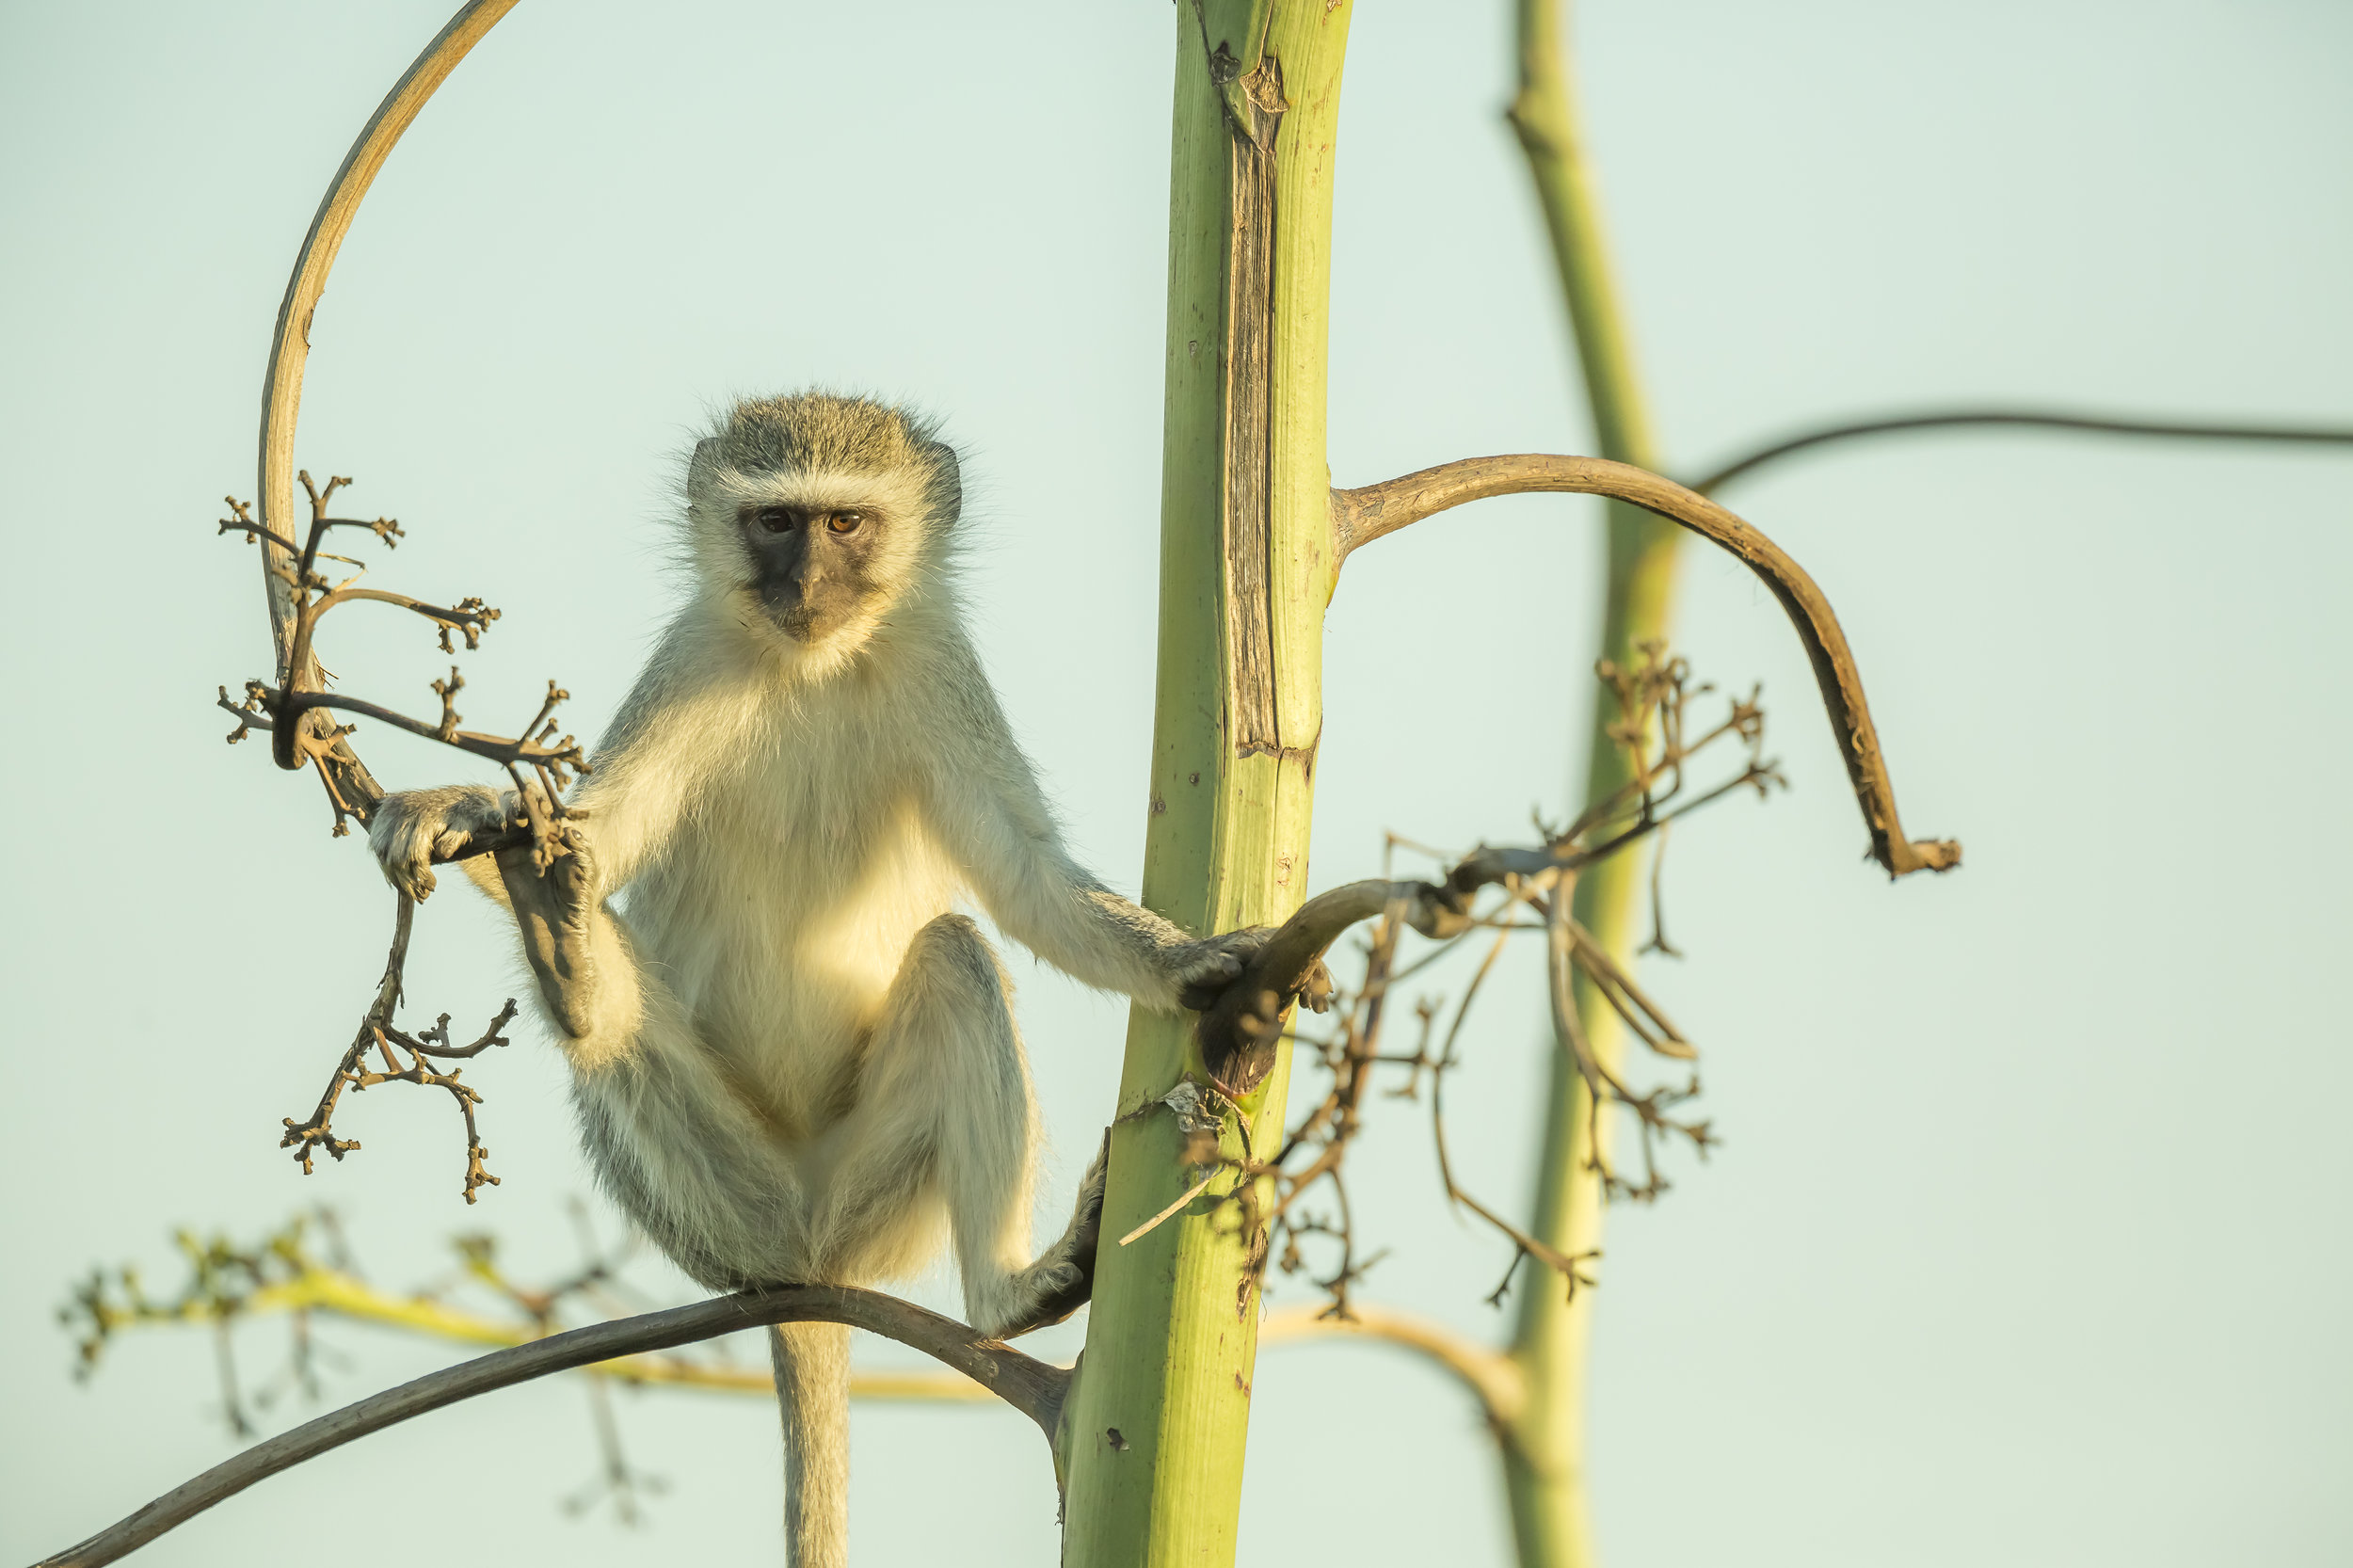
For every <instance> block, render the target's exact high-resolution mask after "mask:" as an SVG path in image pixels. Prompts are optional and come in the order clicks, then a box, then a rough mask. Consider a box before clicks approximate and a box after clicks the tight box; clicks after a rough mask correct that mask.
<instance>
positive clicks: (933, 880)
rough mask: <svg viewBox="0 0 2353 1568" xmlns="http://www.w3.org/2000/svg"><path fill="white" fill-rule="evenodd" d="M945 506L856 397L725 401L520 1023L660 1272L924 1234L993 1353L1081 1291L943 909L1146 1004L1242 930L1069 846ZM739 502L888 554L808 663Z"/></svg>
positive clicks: (802, 1461) (944, 476)
mask: <svg viewBox="0 0 2353 1568" xmlns="http://www.w3.org/2000/svg"><path fill="white" fill-rule="evenodd" d="M958 498H959V490H958V484H957V469H956V462H955V458H954V456H953V455H952V453H950V452H949V450H948V448H946V447H945V446H944V445H941V444H940V443H939V442H938V441H937V440H936V439H935V437H934V436H933V434H932V432H931V430H930V428H929V427H928V426H927V425H925V424H922V423H921V422H920V421H918V420H915V419H913V418H910V417H909V416H907V415H906V414H904V413H902V412H900V411H898V410H895V409H892V408H886V407H883V406H880V405H877V404H874V403H871V402H864V401H859V400H852V399H841V398H834V397H827V396H822V395H815V394H810V395H803V396H796V397H788V398H776V399H768V400H761V401H757V402H747V403H744V404H742V405H740V406H738V407H737V408H735V409H734V410H733V412H732V413H731V414H730V415H729V417H728V419H727V420H726V421H725V422H724V423H723V424H721V425H720V427H719V428H718V429H717V430H716V431H714V432H713V433H712V436H711V437H710V438H709V439H707V440H704V441H702V442H701V443H700V444H699V446H698V447H697V448H696V454H695V456H694V459H693V462H692V464H691V465H690V469H689V473H688V481H687V505H686V509H685V536H686V546H687V550H688V552H689V555H690V558H691V561H692V564H693V568H694V569H693V573H692V579H693V583H694V591H693V597H692V598H691V600H690V601H689V602H688V603H687V604H686V606H685V607H684V608H683V609H682V610H681V611H680V614H679V616H677V618H676V619H675V620H674V621H673V622H672V623H671V624H670V626H669V628H668V630H667V631H666V632H664V635H663V637H662V639H661V643H660V645H659V647H658V648H656V650H655V652H654V654H653V657H652V659H651V660H650V661H649V663H648V665H647V667H646V669H645V672H644V673H643V674H642V675H641V676H640V677H639V679H638V681H637V684H636V687H635V689H634V690H632V692H631V694H630V696H629V698H628V700H627V701H626V703H625V704H624V705H623V707H622V709H621V711H620V712H619V714H618V716H617V717H616V720H615V723H614V726H613V729H612V731H611V733H610V735H609V736H608V737H607V738H606V740H605V743H604V744H603V746H602V747H601V748H600V750H599V752H598V753H597V754H596V757H595V772H594V774H593V775H592V776H590V777H589V778H588V780H587V781H586V782H585V784H584V786H583V788H582V789H581V791H580V792H579V796H578V803H579V804H580V805H581V806H582V807H584V808H586V811H587V816H586V818H585V822H584V833H585V837H586V841H587V849H586V854H587V856H588V857H589V859H590V860H591V862H592V864H593V872H594V879H593V886H594V888H595V889H596V893H597V900H596V904H597V907H596V911H595V914H594V916H593V918H592V927H591V931H590V936H589V945H590V947H591V949H592V951H593V952H594V955H595V956H594V962H593V964H592V966H591V968H592V971H593V972H592V974H591V975H590V976H589V977H588V978H586V979H584V981H582V982H581V983H580V984H578V985H576V986H574V987H573V988H571V989H570V990H569V991H568V993H567V994H565V995H562V996H553V997H547V998H545V999H543V1000H546V1001H547V1002H548V1007H547V1016H549V1017H550V1019H551V1021H552V1024H553V1025H554V1027H555V1032H556V1033H557V1036H558V1039H559V1042H560V1043H561V1045H562V1046H563V1048H564V1051H565V1054H566V1056H567V1058H568V1061H569V1063H570V1065H571V1068H572V1072H573V1081H574V1098H575V1102H576V1104H577V1107H578V1110H579V1114H580V1120H581V1125H582V1128H583V1134H584V1141H585V1143H586V1145H587V1149H588V1153H589V1156H590V1158H591V1160H592V1161H593V1162H594V1164H595V1165H596V1167H597V1169H598V1171H599V1173H600V1176H601V1178H602V1180H603V1182H604V1184H605V1186H606V1187H607V1189H608V1190H609V1191H610V1192H612V1194H613V1196H614V1197H615V1198H616V1200H617V1201H618V1202H619V1203H620V1204H621V1206H622V1207H623V1208H625V1209H627V1210H628V1211H629V1213H630V1214H631V1215H632V1217H633V1218H634V1219H635V1220H636V1222H637V1223H638V1224H640V1225H642V1226H643V1227H644V1228H645V1230H646V1232H647V1234H648V1235H649V1236H650V1237H652V1238H653V1240H655V1241H656V1242H658V1243H659V1244H660V1245H661V1246H662V1247H663V1248H664V1251H666V1252H667V1253H668V1254H669V1255H670V1256H672V1257H673V1258H675V1259H676V1260H677V1261H678V1263H679V1264H680V1267H682V1268H683V1269H684V1270H685V1271H686V1272H688V1273H689V1274H691V1275H693V1276H694V1277H695V1278H696V1279H697V1280H699V1281H701V1282H702V1283H704V1284H705V1285H708V1286H711V1287H713V1288H732V1287H736V1286H741V1285H744V1284H750V1283H759V1282H772V1281H788V1280H789V1281H821V1282H827V1283H839V1284H864V1283H868V1282H871V1281H876V1280H884V1279H889V1278H894V1277H901V1276H904V1275H905V1274H906V1273H908V1272H911V1271H913V1270H915V1269H917V1268H919V1267H920V1266H921V1265H922V1264H923V1263H924V1262H925V1261H926V1260H927V1259H928V1258H929V1257H930V1256H933V1254H934V1253H935V1252H936V1250H937V1247H938V1244H939V1241H940V1240H941V1239H942V1237H943V1234H944V1235H946V1236H947V1237H948V1238H949V1239H951V1240H952V1241H953V1243H954V1246H955V1251H956V1256H957V1260H958V1263H959V1265H960V1268H961V1272H962V1275H963V1283H964V1293H965V1304H966V1308H967V1314H968V1318H969V1319H970V1320H971V1321H972V1323H973V1324H974V1325H975V1326H977V1327H979V1328H981V1329H983V1330H984V1331H985V1332H989V1333H997V1332H1000V1331H1002V1330H1004V1329H1006V1328H1009V1327H1012V1326H1015V1325H1017V1324H1020V1323H1022V1322H1024V1321H1027V1320H1029V1319H1030V1317H1031V1315H1032V1313H1033V1312H1034V1311H1035V1309H1036V1307H1037V1304H1038V1303H1039V1302H1040V1301H1042V1300H1044V1299H1046V1298H1047V1297H1048V1296H1050V1295H1051V1294H1053V1293H1054V1292H1055V1291H1057V1290H1059V1289H1062V1288H1065V1287H1067V1286H1069V1285H1071V1284H1073V1283H1075V1281H1076V1279H1077V1277H1078V1276H1077V1273H1076V1272H1075V1268H1074V1265H1073V1264H1072V1263H1071V1261H1070V1260H1069V1249H1068V1245H1067V1242H1068V1238H1067V1237H1065V1238H1064V1243H1058V1245H1057V1247H1053V1248H1048V1252H1047V1254H1046V1255H1045V1256H1043V1257H1034V1258H1033V1256H1032V1251H1031V1245H1030V1230H1029V1216H1030V1205H1031V1189H1032V1178H1033V1175H1034V1170H1035V1164H1036V1149H1037V1144H1038V1132H1037V1116H1036V1110H1035V1106H1034V1104H1033V1101H1032V1094H1031V1087H1030V1078H1029V1070H1028V1064H1027V1063H1026V1061H1025V1060H1024V1057H1023V1053H1022V1047H1021V1041H1020V1037H1019V1034H1018V1032H1016V1028H1015V1025H1014V1020H1013V1014H1012V1009H1011V1003H1010V992H1011V985H1010V983H1009V982H1008V981H1007V979H1006V976H1005V973H1004V970H1003V968H1002V967H1001V966H1000V964H999V962H998V960H997V956H996V954H995V953H994V952H992V951H991V949H990V947H989V945H988V943H987V942H986V940H985V939H984V937H983V936H982V934H981V932H980V930H979V928H978V927H977V926H976V925H974V923H973V922H972V921H971V920H969V919H968V918H966V917H965V916H964V915H962V914H959V913H957V912H956V909H957V905H958V904H959V903H960V902H962V901H966V900H970V901H972V902H973V903H975V904H978V905H979V906H980V907H981V908H984V909H985V910H986V912H987V913H988V914H989V915H990V916H991V917H992V918H994V920H996V922H997V924H998V925H999V927H1000V929H1002V930H1003V931H1004V932H1005V934H1006V935H1008V936H1011V937H1013V938H1014V939H1015V940H1016V941H1019V942H1021V943H1023V944H1024V945H1026V946H1028V947H1029V948H1031V949H1032V951H1033V952H1036V953H1037V954H1038V956H1040V957H1042V958H1044V959H1046V960H1047V961H1048V962H1049V963H1051V964H1053V965H1055V966H1056V967H1057V968H1062V969H1064V970H1065V971H1067V972H1068V973H1070V974H1072V975H1073V976H1075V977H1077V978H1078V979H1080V980H1081V981H1084V982H1086V983H1088V984H1093V985H1097V986H1101V987H1104V988H1107V989H1111V990H1116V991H1121V992H1125V993H1127V994H1128V995H1130V996H1133V997H1135V998H1136V999H1138V1000H1141V1001H1144V1002H1145V1003H1147V1004H1149V1005H1152V1006H1155V1007H1159V1008H1163V1009H1172V1008H1174V1007H1175V1006H1176V1003H1177V996H1178V994H1179V991H1180V989H1181V988H1182V987H1183V986H1184V985H1186V984H1192V983H1196V982H1199V981H1202V980H1205V979H1208V980H1214V979H1216V978H1219V977H1222V976H1228V975H1230V974H1232V973H1233V972H1234V971H1235V968H1237V959H1238V956H1239V955H1241V954H1242V953H1244V952H1246V951H1247V950H1248V947H1249V945H1250V942H1251V938H1249V937H1247V936H1228V937H1223V938H1214V939H1211V940H1208V941H1201V942H1194V941H1191V940H1189V939H1188V938H1187V937H1186V936H1185V935H1184V934H1183V933H1182V932H1180V931H1178V930H1177V928H1176V927H1174V926H1172V925H1170V924H1169V923H1168V922H1167V921H1165V920H1161V919H1160V917H1158V916H1156V915H1153V914H1151V913H1149V912H1147V911H1145V910H1144V909H1141V908H1139V907H1137V906H1136V905H1135V904H1131V903H1129V902H1128V901H1127V900H1126V899H1123V898H1120V897H1118V896H1117V895H1115V894H1113V893H1112V892H1110V891H1108V890H1106V889H1105V888H1103V887H1102V886H1101V885H1100V884H1098V883H1097V882H1096V881H1095V879H1094V878H1093V877H1091V876H1090V875H1088V874H1087V873H1086V872H1084V871H1083V870H1081V869H1080V867H1079V866H1078V865H1077V864H1076V863H1075V862H1074V861H1073V860H1072V859H1071V858H1070V856H1069V855H1068V853H1067V852H1066V851H1065V850H1064V846H1063V842H1062V838H1061V835H1060V833H1059V831H1058V830H1057V828H1056V825H1055V823H1054V820H1053V817H1052V814H1051V812H1050V811H1049V809H1048V806H1047V803H1046V801H1045V798H1044V796H1043V795H1042V793H1041V792H1040V790H1039V788H1038V784H1037V781H1036V778H1035V776H1033V774H1032V770H1031V767H1030V764H1029V761H1028V760H1027V759H1026V758H1024V757H1023V755H1022V754H1021V751H1020V749H1019V748H1018V746H1017V745H1016V744H1015V742H1014V740H1013V739H1012V736H1011V735H1010V733H1009V731H1008V729H1007V727H1006V723H1005V719H1004V715H1003V713H1002V712H1001V711H1000V708H999V706H998V702H997V697H996V694H995V692H994V691H993V690H992V689H991V688H990V686H989V683H988V680H987V679H986V677H985V675H984V673H983V671H982V668H981V665H980V663H979V661H978V659H977V657H976V656H975V654H974V652H973V649H972V647H971V645H970V643H969V641H968V638H967V636H966V633H965V630H964V627H963V625H962V622H961V618H960V614H959V609H958V605H957V603H956V597H955V592H954V588H955V583H954V569H953V568H954V552H955V548H956V543H957V529H956V519H957V508H958ZM760 504H772V505H773V504H796V505H806V506H815V507H855V508H857V509H859V510H861V511H864V512H866V513H868V514H869V515H870V516H871V517H872V518H873V519H875V520H878V522H879V526H880V527H881V528H882V530H883V535H882V537H881V540H880V541H879V543H878V545H877V547H876V552H875V554H874V556H873V558H872V572H871V574H870V575H871V576H872V580H873V583H874V591H873V592H872V594H871V595H870V596H869V598H868V599H867V600H865V601H864V602H863V603H862V604H861V605H860V606H859V607H858V609H857V612H856V615H855V616H852V618H851V620H850V621H849V623H848V624H846V625H844V626H842V627H840V628H839V629H837V630H834V631H832V632H829V633H828V634H827V635H825V636H824V637H823V638H821V639H820V640H818V641H817V642H815V643H812V644H804V643H801V642H799V641H797V640H796V639H794V638H793V637H792V636H791V635H789V634H787V633H786V632H784V631H783V630H782V629H781V628H780V627H779V626H778V625H777V624H776V622H775V621H774V620H773V619H772V618H771V617H770V616H769V615H768V613H767V612H766V610H765V609H764V608H763V606H762V605H761V603H760V599H759V597H758V595H757V594H756V593H755V592H754V591H753V590H752V589H751V587H750V585H749V584H750V573H751V567H750V557H749V554H748V552H747V551H746V548H745V547H744V544H743V542H742V535H741V534H740V532H739V530H740V528H741V526H742V524H741V523H740V521H739V510H740V509H741V508H744V507H747V506H751V507H756V506H758V505H760ZM404 802H409V803H416V804H415V805H414V806H404V805H403V803H404ZM504 809H505V806H504V804H503V803H498V802H497V801H496V799H495V797H492V796H490V794H489V792H487V791H482V792H449V791H441V792H421V793H419V794H416V795H408V796H395V797H393V799H392V801H391V802H388V803H387V808H386V809H385V811H384V812H383V813H382V814H381V815H380V816H379V819H378V822H377V823H376V826H375V829H374V838H375V841H376V848H377V852H378V854H379V855H380V856H383V857H384V860H385V865H386V869H387V872H388V874H391V875H392V876H393V877H394V879H395V881H402V880H404V879H406V880H407V881H408V882H409V883H410V884H411V885H413V886H418V887H422V886H424V883H425V880H426V879H428V878H429V872H425V870H424V855H425V851H426V849H428V848H429V846H430V845H431V843H432V841H433V840H434V838H435V837H436V836H438V834H439V833H440V832H441V831H442V830H443V829H444V827H445V826H446V824H448V823H450V822H453V821H455V820H456V815H460V814H463V812H465V811H467V810H472V811H475V812H477V813H489V814H497V813H498V812H502V811H504ZM466 864H467V867H468V870H469V871H470V872H472V873H473V874H474V875H475V878H476V880H477V881H479V882H481V883H482V884H483V885H484V886H485V887H486V888H488V889H489V890H491V891H493V893H494V894H496V893H497V892H498V884H497V879H496V877H495V875H493V874H491V873H490V872H488V869H487V868H486V867H485V866H484V864H483V862H481V861H471V862H467V863H466ZM615 896H617V898H618V900H619V907H618V909H617V910H616V908H615V907H614V906H613V905H611V904H604V903H603V902H602V901H603V900H604V899H606V898H610V897H615ZM545 988H546V987H545V985H544V984H543V990H544V989H545ZM845 1346H846V1339H844V1338H843V1337H842V1331H840V1330H836V1329H832V1328H829V1327H826V1326H824V1325H808V1326H807V1327H806V1328H796V1329H793V1330H788V1331H785V1333H784V1335H783V1336H782V1337H781V1338H780V1339H779V1341H778V1355H777V1360H778V1391H779V1394H780V1396H781V1397H782V1398H783V1400H784V1401H785V1409H786V1426H787V1430H788V1432H789V1433H792V1434H796V1436H797V1438H798V1442H797V1443H796V1447H795V1458H794V1461H793V1464H792V1472H793V1475H794V1480H795V1483H794V1485H793V1486H792V1488H791V1491H792V1501H791V1502H790V1504H789V1506H788V1519H789V1523H790V1526H791V1528H790V1530H789V1533H790V1535H791V1537H792V1544H793V1548H794V1553H795V1560H797V1561H800V1562H802V1563H803V1564H805V1565H816V1564H824V1565H832V1564H835V1563H838V1562H839V1561H840V1560H842V1554H843V1553H844V1552H845V1551H846V1547H845V1546H844V1545H843V1544H842V1540H843V1538H842V1535H841V1530H840V1521H841V1517H842V1506H843V1504H842V1497H841V1496H840V1487H841V1486H842V1485H843V1484H844V1482H843V1476H844V1474H845V1472H844V1470H843V1469H842V1461H841V1459H840V1449H841V1445H842V1442H843V1439H844V1429H843V1426H842V1423H843V1421H844V1420H845V1419H846V1404H845V1402H844V1401H845V1400H846V1379H847V1362H846V1352H845V1349H844V1347H845ZM819 1433H830V1434H831V1435H830V1437H824V1438H821V1437H820V1436H817V1435H812V1434H819ZM825 1443H829V1444H830V1449H829V1450H826V1451H813V1450H807V1449H805V1448H803V1447H802V1445H807V1444H820V1445H822V1444H825Z"/></svg>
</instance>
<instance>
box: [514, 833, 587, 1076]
mask: <svg viewBox="0 0 2353 1568" xmlns="http://www.w3.org/2000/svg"><path fill="white" fill-rule="evenodd" d="M559 825H562V824H559ZM561 842H562V845H563V852H562V853H561V854H559V855H557V856H556V857H555V859H554V861H553V862H552V864H551V865H549V867H548V868H547V870H545V871H541V870H540V869H539V862H538V854H537V851H536V850H535V849H534V848H533V847H532V846H531V845H529V844H522V845H519V846H517V847H516V848H513V849H503V850H500V851H498V852H497V859H498V867H499V880H500V881H501V882H503V883H504V884H505V887H506V900H507V903H508V904H511V905H513V907H514V911H515V928H516V930H517V931H518V932H520V934H521V936H522V939H523V957H524V958H526V959H528V960H529V961H530V964H531V973H532V976H533V978H535V979H536V980H537V981H538V982H539V997H540V1000H543V1001H545V1002H546V1003H547V1007H548V1016H549V1017H550V1018H552V1020H553V1021H554V1023H555V1025H556V1027H557V1028H559V1029H561V1030H562V1031H563V1032H565V1033H567V1034H568V1035H570V1036H571V1037H572V1038H573V1039H575V1040H577V1039H580V1038H582V1037H584V1036H585V1035H586V1034H587V1033H588V1032H590V1031H591V1030H592V1029H594V1028H595V1027H596V1021H597V1020H596V1006H595V1002H596V994H597V968H596V960H595V956H594V954H593V952H591V947H590V936H591V932H592V926H593V923H594V921H595V920H596V913H597V893H596V888H597V862H596V857H595V855H594V853H593V852H592V851H591V850H590V848H589V845H588V840H587V837H586V836H585V835H584V834H582V833H580V832H578V831H576V830H573V829H570V828H568V827H564V829H563V833H562V840H561Z"/></svg>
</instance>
